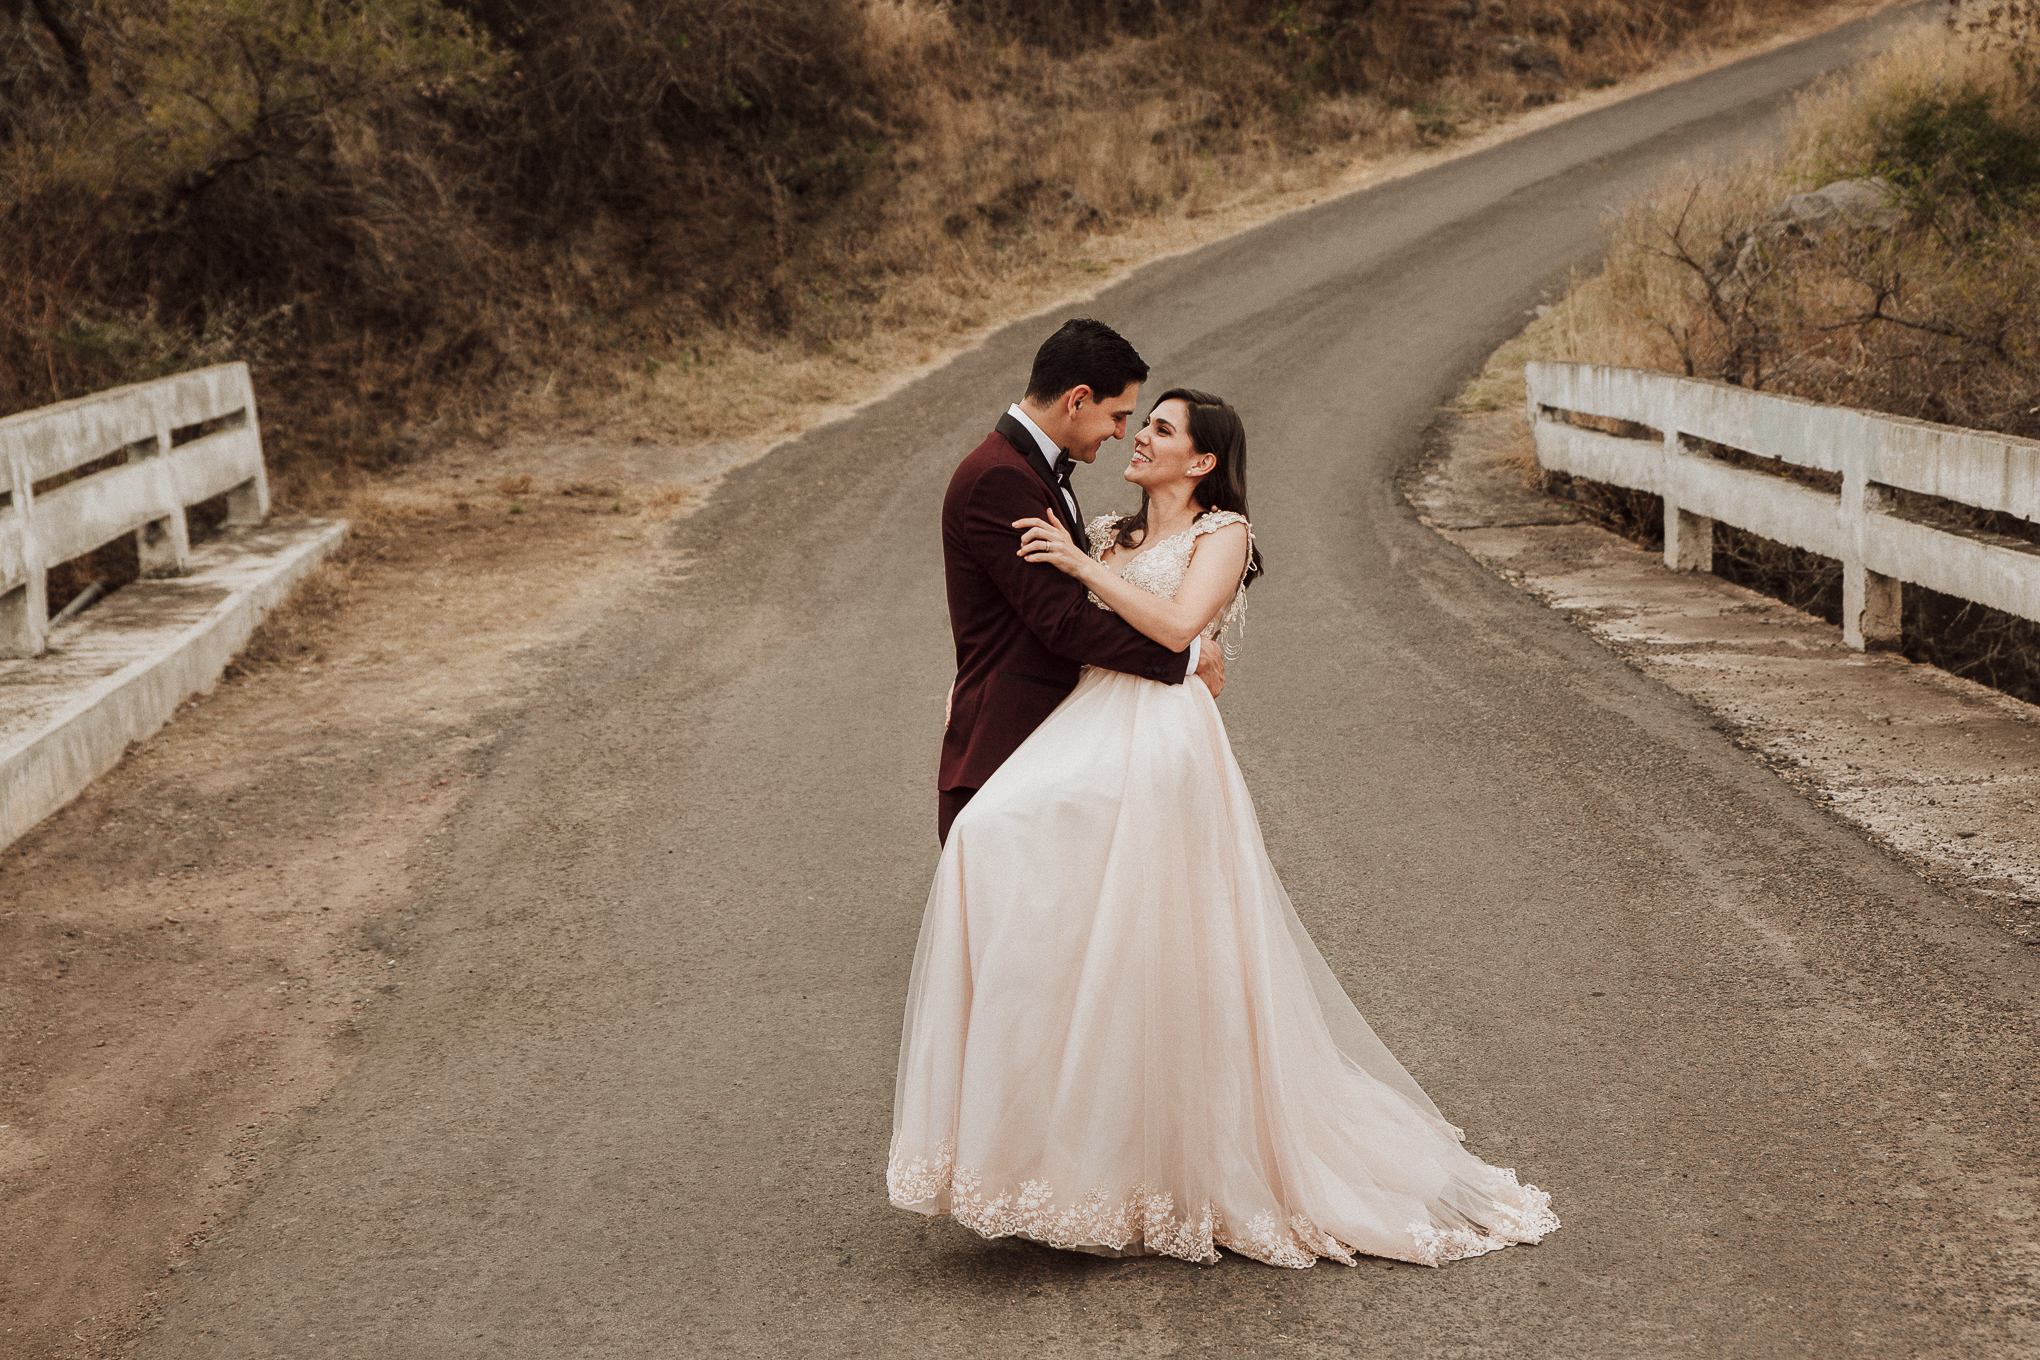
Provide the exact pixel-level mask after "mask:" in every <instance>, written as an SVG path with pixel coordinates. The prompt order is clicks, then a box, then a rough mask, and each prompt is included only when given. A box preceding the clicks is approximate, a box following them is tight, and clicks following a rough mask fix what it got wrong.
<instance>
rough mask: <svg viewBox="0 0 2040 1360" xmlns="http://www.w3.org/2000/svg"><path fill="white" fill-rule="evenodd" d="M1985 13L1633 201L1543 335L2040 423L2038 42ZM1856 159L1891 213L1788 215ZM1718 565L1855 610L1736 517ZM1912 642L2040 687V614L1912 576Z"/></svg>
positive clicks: (2036, 691)
mask: <svg viewBox="0 0 2040 1360" xmlns="http://www.w3.org/2000/svg"><path fill="white" fill-rule="evenodd" d="M1999 13H2000V14H2001V13H2002V12H2001V11H2000V12H1999ZM1959 17H1960V12H1958V18H1959ZM1980 21H1981V22H1982V23H1983V24H1984V25H1985V28H1984V32H1983V33H1982V34H1981V35H1979V34H1977V33H1976V32H1974V31H1962V30H1960V29H1958V28H1957V26H1956V25H1944V24H1926V23H1923V24H1922V25H1921V26H1920V27H1919V28H1918V29H1917V30H1916V31H1914V32H1913V33H1912V34H1911V35H1910V36H1909V37H1908V38H1907V39H1905V40H1904V41H1902V42H1900V43H1899V44H1897V45H1896V46H1894V47H1893V48H1892V49H1891V50H1889V51H1888V52H1886V53H1885V54H1883V55H1882V56H1880V57H1878V58H1876V59H1874V60H1872V61H1870V62H1868V63H1866V64H1865V65H1864V66H1863V67H1861V68H1859V69H1858V70H1856V71H1855V72H1853V73H1852V74H1851V75H1849V76H1848V77H1846V78H1844V79H1840V80H1835V81H1831V82H1828V83H1826V84H1824V85H1823V86H1821V87H1820V88H1817V89H1815V90H1814V91H1812V92H1810V93H1809V94H1808V95H1806V96H1805V97H1804V98H1802V99H1801V101H1800V103H1799V106H1798V108H1797V110H1796V113H1795V117H1794V133H1793V136H1792V138H1791V141H1790V143H1789V145H1788V146H1787V148H1786V149H1784V150H1783V151H1781V152H1779V153H1778V154H1777V155H1776V156H1775V157H1773V158H1770V159H1756V160H1748V161H1741V162H1737V163H1735V164H1733V165H1710V166H1699V167H1695V168H1693V169H1690V170H1688V171H1686V172H1684V173H1682V174H1681V175H1679V176H1677V177H1675V178H1674V179H1672V180H1669V181H1667V182H1666V183H1665V184H1664V185H1662V186H1661V187H1660V189H1659V190H1658V191H1657V192H1656V193H1654V194H1652V195H1649V196H1647V197H1646V198H1644V199H1642V200H1640V201H1639V202H1637V203H1634V204H1631V205H1630V206H1629V207H1628V208H1627V209H1626V210H1625V211H1624V212H1623V213H1622V215H1621V217H1620V218H1619V220H1617V221H1616V222H1615V223H1614V224H1613V225H1612V227H1611V230H1610V233H1609V250H1608V256H1607V261H1606V264H1605V266H1604V268H1603V269H1602V271H1601V272H1600V273H1599V274H1597V275H1595V276H1594V277H1593V278H1591V279H1587V280H1583V281H1580V282H1579V283H1578V284H1577V286H1576V287H1574V288H1573V289H1572V290H1571V292H1570V293H1569V294H1568V295H1567V297H1566V298H1565V300H1564V301H1563V302H1562V303H1561V304H1560V305H1559V306H1558V307H1557V308H1556V309H1555V310H1554V311H1553V313H1552V314H1551V315H1550V316H1549V317H1548V318H1546V320H1545V321H1544V322H1540V323H1539V328H1538V329H1539V332H1540V337H1539V341H1538V343H1540V344H1541V345H1543V346H1545V347H1548V348H1549V349H1550V350H1552V351H1553V352H1554V353H1555V355H1556V357H1559V358H1565V359H1573V360H1578V361H1582V362H1589V363H1606V364H1617V365H1628V366H1634V367H1641V368H1654V369H1660V370H1665V371H1669V372H1683V373H1686V374H1689V375H1694V376H1699V377H1706V378H1716V379H1723V380H1726V381H1729V382H1733V383H1737V384H1741V385H1745V386H1749V387H1752V388H1764V389H1768V390H1774V391H1780V392H1786V393H1790V394H1792V395H1795V396H1801V397H1806V398H1809V399H1812V400H1816V401H1824V402H1830V403H1835V404H1838V405H1843V406H1852V407H1857V408H1860V409H1867V410H1874V411H1884V412H1889V413H1892V414H1896V415H1903V416H1911V417H1916V418H1920V419H1926V420H1933V421H1938V422H1942V423H1946V424H1953V425H1960V426H1967V427H1969V428H1974V429H1985V430H1996V431H2001V432H2005V433H2010V434H2017V435H2022V436H2026V437H2033V436H2036V435H2040V70H2036V67H2035V64H2034V61H2033V58H2034V56H2035V55H2036V53H2040V44H2036V43H2035V41H2034V38H2033V34H2034V32H2035V30H2034V29H2033V28H2032V27H2031V26H2030V25H2028V26H2027V27H2026V28H2024V29H2014V30H2011V31H2010V33H2009V36H2008V35H2007V31H2006V30H2005V29H2004V26H2003V24H2002V22H2001V21H2000V23H1999V25H1998V27H1997V28H1995V29H1993V28H1992V27H1991V23H1992V20H1991V18H1990V15H1989V13H1988V12H1982V13H1981V19H1980ZM1979 36H1981V37H1982V38H1983V39H1984V40H1983V41H1979V40H1978V39H1979ZM1841 180H1850V181H1855V182H1857V183H1859V184H1865V185H1869V186H1872V187H1873V188H1874V189H1875V190H1876V193H1875V195H1874V197H1875V200H1876V203H1877V206H1878V214H1879V215H1877V216H1874V217H1873V216H1869V215H1866V216H1863V217H1860V218H1858V219H1855V220H1852V221H1834V222H1829V223H1827V224H1825V225H1806V226H1794V225H1792V224H1790V223H1788V222H1787V221H1785V220H1784V219H1782V218H1781V217H1780V216H1779V211H1780V207H1781V204H1783V202H1784V201H1785V200H1786V199H1788V198H1789V197H1790V196H1792V195H1795V194H1799V193H1804V192H1807V191H1810V190H1816V189H1820V188H1823V187H1825V186H1827V185H1830V184H1833V183H1835V182H1836V181H1841ZM1721 456H1723V457H1726V458H1728V459H1730V460H1731V461H1735V460H1737V459H1738V458H1742V459H1746V458H1747V457H1748V455H1743V454H1738V453H1736V452H1735V451H1733V450H1725V451H1722V454H1721ZM1567 494H1568V495H1570V496H1571V497H1572V498H1574V499H1576V500H1577V501H1579V502H1580V503H1581V505H1582V506H1583V507H1584V508H1586V509H1587V510H1588V511H1589V512H1590V513H1592V514H1594V515H1595V516H1596V517H1597V518H1599V519H1601V520H1602V521H1603V522H1604V523H1607V524H1609V525H1610V526H1611V527H1613V528H1615V529H1617V530H1618V531H1620V532H1623V533H1625V534H1628V535H1629V536H1631V537H1634V538H1637V539H1639V540H1642V541H1645V542H1656V541H1660V538H1661V534H1662V529H1661V525H1660V520H1661V515H1662V507H1661V506H1660V505H1659V504H1658V502H1657V499H1656V498H1655V497H1651V496H1644V495H1641V494H1640V493H1635V492H1628V491H1623V490H1621V489H1619V488H1613V487H1600V486H1594V485H1591V484H1588V483H1582V482H1571V483H1569V484H1568V486H1567ZM1959 518H1960V520H1961V522H1960V523H1959V524H1956V525H1954V526H1953V527H1956V528H1958V529H1961V530H1963V531H1967V532H1981V533H1986V534H1994V535H1999V536H2002V537H2004V538H2006V539H2008V540H2021V541H2024V542H2027V543H2032V542H2036V541H2040V526H2036V525H2034V524H2033V523H2031V522H2028V521H2023V520H2016V519H2014V518H2012V517H2010V516H2003V515H1993V514H1988V513H1984V512H1973V513H1968V514H1966V515H1962V516H1959ZM1716 570H1717V572H1718V573H1719V574H1721V575H1724V576H1727V577H1729V578H1730V579H1732V580H1736V581H1738V582H1740V583H1742V584H1745V585H1749V586H1752V587H1754V588H1757V589H1760V590H1764V591H1765V592H1767V593H1770V594H1773V595H1777V596H1779V597H1780V598H1783V599H1786V600H1787V601H1789V602H1790V603H1792V604H1794V605H1795V606H1796V607H1799V608H1802V609H1807V610H1809V611H1811V612H1814V613H1816V614H1819V615H1821V616H1822V617H1825V618H1828V619H1829V620H1830V621H1839V618H1840V608H1841V605H1840V568H1839V564H1837V563H1834V562H1832V561H1829V560H1827V559H1824V558H1819V557H1816V556H1815V555H1813V554H1809V553H1805V552H1802V551H1799V550H1797V549H1793V548H1790V547H1788V546H1786V545H1784V544H1780V543H1773V542H1770V541H1768V540H1765V539H1761V538H1758V537H1756V536H1755V535H1752V534H1748V533H1745V532H1743V531H1740V530H1733V529H1723V528H1720V527H1718V528H1717V537H1716ZM1904 649H1905V651H1906V653H1907V655H1909V656H1911V657H1913V658H1914V659H1915V660H1923V661H1931V662H1933V663H1934V664H1937V665H1940V666H1942V667H1943V668H1945V669H1948V670H1951V671H1954V672H1955V673H1957V674H1960V675H1966V676H1970V677H1972V678H1975V679H1978V680H1981V681H1983V682H1984V683H1986V684H1990V685H1993V686H1995V687H1997V688H2000V689H2004V690H2006V691H2007V692H2009V693H2012V694H2014V695H2017V696H2019V697H2022V698H2025V699H2028V700H2034V701H2040V624H2036V623H2034V622H2032V621H2029V620H2023V619H2018V618H2015V617H2012V616H2010V615H2005V614H2001V613H1997V612H1995V611H1991V610H1987V609H1984V608H1982V607H1981V606H1976V605H1968V604H1965V603H1964V602H1962V601H1959V600H1952V599H1949V598H1946V597H1942V596H1938V595H1935V594H1933V593H1932V592H1929V591H1924V590H1920V589H1917V588H1914V587H1908V588H1907V592H1906V610H1905V629H1904Z"/></svg>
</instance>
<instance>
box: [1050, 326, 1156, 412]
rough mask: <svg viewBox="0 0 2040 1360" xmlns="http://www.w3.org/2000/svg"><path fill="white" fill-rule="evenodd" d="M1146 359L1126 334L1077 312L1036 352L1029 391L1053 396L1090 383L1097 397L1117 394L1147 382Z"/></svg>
mask: <svg viewBox="0 0 2040 1360" xmlns="http://www.w3.org/2000/svg"><path fill="white" fill-rule="evenodd" d="M1147 375H1148V366H1147V360H1145V359H1143V358H1141V357H1140V354H1139V353H1138V352H1137V351H1136V350H1135V349H1134V347H1133V346H1132V345H1130V344H1128V343H1127V342H1126V337H1125V336H1123V335H1121V334H1120V333H1119V332H1118V331H1115V330H1113V329H1112V328H1111V327H1110V326H1108V325H1106V324H1105V323H1104V322H1102V321H1093V320H1091V318H1089V317H1087V316H1080V317H1078V318H1076V319H1075V320H1073V321H1065V322H1063V324H1062V329H1061V330H1059V331H1057V332H1056V333H1055V334H1054V335H1051V336H1049V337H1048V339H1046V340H1044V341H1042V342H1041V348H1040V349H1038V350H1036V351H1034V371H1033V372H1032V373H1031V374H1029V375H1028V377H1027V395H1028V396H1029V397H1031V398H1033V399H1034V400H1035V401H1054V400H1055V399H1056V398H1057V397H1060V396H1061V395H1062V394H1063V393H1065V392H1067V391H1069V390H1070V389H1071V388H1072V387H1088V388H1090V389H1091V395H1093V396H1095V397H1116V396H1118V395H1119V394H1120V393H1121V392H1124V391H1125V390H1126V385H1127V384H1128V383H1137V382H1146V381H1147Z"/></svg>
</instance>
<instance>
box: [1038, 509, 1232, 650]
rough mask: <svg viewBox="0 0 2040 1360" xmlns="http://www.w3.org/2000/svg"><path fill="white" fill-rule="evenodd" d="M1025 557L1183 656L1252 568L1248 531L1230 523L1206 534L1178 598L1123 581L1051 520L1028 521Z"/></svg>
mask: <svg viewBox="0 0 2040 1360" xmlns="http://www.w3.org/2000/svg"><path fill="white" fill-rule="evenodd" d="M1014 527H1015V528H1017V529H1021V530H1024V531H1025V532H1024V533H1023V534H1022V535H1021V539H1020V555H1021V556H1022V557H1024V558H1026V559H1027V560H1028V561H1030V562H1048V563H1051V564H1053V565H1054V566H1055V567H1056V568H1057V569H1058V570H1061V571H1063V572H1066V573H1068V574H1069V575H1071V576H1074V577H1076V578H1077V579H1078V580H1079V581H1081V582H1083V583H1084V584H1085V585H1086V586H1088V587H1089V588H1090V589H1091V591H1092V593H1094V594H1095V595H1097V597H1098V598H1099V599H1101V600H1103V601H1104V602H1105V603H1106V604H1109V605H1111V606H1112V609H1113V612H1115V613H1116V614H1118V615H1119V616H1120V617H1121V618H1123V619H1125V620H1126V621H1127V622H1128V623H1130V624H1132V625H1133V626H1134V627H1135V628H1137V629H1139V630H1140V631H1141V632H1142V633H1145V634H1146V635H1147V636H1148V637H1151V638H1153V639H1154V640H1155V641H1156V642H1159V643H1161V644H1162V645H1163V646H1164V647H1167V648H1168V649H1169V650H1171V651H1177V652H1180V651H1182V650H1183V649H1184V648H1185V647H1188V646H1189V645H1190V640H1191V639H1192V638H1194V637H1196V636H1197V635H1198V634H1199V633H1201V632H1203V631H1204V630H1205V629H1206V628H1208V627H1210V626H1211V621H1212V620H1213V619H1215V618H1217V617H1218V611H1219V610H1221V609H1223V608H1225V605H1226V601H1228V600H1230V599H1231V598H1232V595H1233V592H1234V591H1235V590H1237V589H1239V584H1240V576H1241V574H1242V573H1244V572H1245V571H1246V569H1247V526H1246V525H1244V524H1228V525H1227V526H1226V527H1225V528H1223V529H1216V530H1213V531H1212V532H1211V533H1208V534H1200V535H1198V537H1197V543H1196V546H1195V548H1194V550H1193V553H1192V556H1191V558H1190V568H1189V570H1188V571H1186V572H1185V573H1184V575H1183V584H1182V586H1181V587H1180V588H1178V589H1177V591H1176V598H1175V599H1173V600H1165V599H1163V598H1162V597H1161V596H1159V595H1156V594H1154V593H1153V592H1152V591H1147V590H1142V589H1141V588H1140V587H1139V586H1136V585H1130V584H1128V583H1127V582H1126V581H1123V580H1121V579H1120V576H1119V573H1118V572H1116V571H1114V570H1112V568H1110V567H1108V566H1106V565H1105V564H1104V563H1103V562H1100V561H1099V560H1098V559H1097V558H1095V557H1092V556H1091V555H1090V554H1089V553H1087V552H1085V551H1084V550H1083V549H1081V548H1079V547H1077V545H1076V544H1075V543H1073V542H1071V541H1070V536H1069V534H1068V533H1067V532H1065V531H1064V529H1063V528H1062V526H1061V525H1059V524H1056V523H1054V522H1052V521H1050V520H1045V519H1023V520H1021V521H1019V522H1018V523H1017V524H1015V525H1014Z"/></svg>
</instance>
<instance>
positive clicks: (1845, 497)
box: [1841, 451, 1905, 652]
mask: <svg viewBox="0 0 2040 1360" xmlns="http://www.w3.org/2000/svg"><path fill="white" fill-rule="evenodd" d="M1853 452H1854V456H1851V453H1850V452H1845V453H1844V455H1843V460H1842V506H1841V510H1842V523H1843V527H1844V529H1845V531H1846V532H1845V533H1844V534H1843V542H1844V543H1845V544H1846V545H1847V556H1845V557H1844V558H1843V559H1842V643H1843V645H1844V646H1848V647H1853V648H1854V649H1855V650H1857V651H1859V652H1895V651H1897V650H1898V649H1899V648H1900V647H1901V646H1903V645H1904V634H1905V609H1904V606H1905V596H1904V593H1903V590H1902V588H1901V587H1900V585H1899V580H1898V578H1897V577H1896V576H1886V575H1884V574H1882V573H1881V572H1875V571H1872V570H1870V568H1869V567H1868V566H1867V565H1865V564H1864V561H1863V558H1864V552H1865V546H1866V540H1867V539H1868V538H1869V527H1870V526H1869V517H1870V516H1871V515H1874V514H1879V513H1881V512H1882V510H1883V508H1884V504H1885V502H1886V500H1887V499H1889V498H1888V497H1887V496H1886V495H1885V493H1884V492H1882V491H1880V490H1879V489H1878V488H1877V487H1876V486H1875V485H1873V484H1872V483H1871V481H1870V478H1869V476H1868V473H1867V472H1866V470H1865V468H1864V460H1863V458H1862V456H1861V453H1860V451H1853Z"/></svg>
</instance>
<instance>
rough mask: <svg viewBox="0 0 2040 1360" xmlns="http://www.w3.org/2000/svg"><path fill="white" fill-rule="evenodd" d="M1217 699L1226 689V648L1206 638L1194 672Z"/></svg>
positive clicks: (1199, 651) (1198, 652) (1199, 650)
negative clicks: (1220, 692)
mask: <svg viewBox="0 0 2040 1360" xmlns="http://www.w3.org/2000/svg"><path fill="white" fill-rule="evenodd" d="M1192 674H1194V675H1195V676H1196V677H1197V678H1198V679H1199V680H1202V681H1203V682H1204V687H1205V688H1206V689H1208V690H1210V691H1211V697H1212V698H1214V699H1216V698H1217V697H1218V695H1219V691H1220V690H1223V689H1224V688H1225V648H1223V647H1221V646H1219V645H1218V644H1217V643H1216V642H1213V641H1212V640H1211V639H1209V638H1206V639H1205V640H1204V645H1203V646H1202V647H1199V648H1198V649H1197V669H1196V670H1195V671H1194V672H1192Z"/></svg>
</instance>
